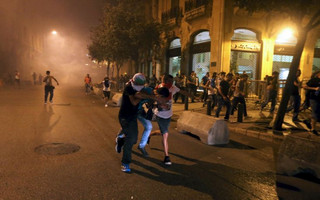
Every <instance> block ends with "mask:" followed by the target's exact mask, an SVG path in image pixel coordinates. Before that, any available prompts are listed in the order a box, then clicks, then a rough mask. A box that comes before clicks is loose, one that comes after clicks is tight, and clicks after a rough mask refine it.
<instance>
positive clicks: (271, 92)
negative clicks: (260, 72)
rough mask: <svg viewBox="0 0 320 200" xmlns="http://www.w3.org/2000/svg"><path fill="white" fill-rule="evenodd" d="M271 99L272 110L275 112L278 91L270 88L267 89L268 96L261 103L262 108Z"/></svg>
mask: <svg viewBox="0 0 320 200" xmlns="http://www.w3.org/2000/svg"><path fill="white" fill-rule="evenodd" d="M270 101H271V108H270V112H271V113H273V111H274V109H275V107H276V102H277V91H276V90H268V91H267V98H266V100H265V101H264V102H262V103H261V110H262V109H263V108H264V107H266V105H268V103H269V102H270Z"/></svg>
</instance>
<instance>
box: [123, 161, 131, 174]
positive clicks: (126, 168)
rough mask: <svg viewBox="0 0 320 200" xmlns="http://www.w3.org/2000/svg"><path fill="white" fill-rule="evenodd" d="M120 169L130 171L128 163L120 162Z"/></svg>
mask: <svg viewBox="0 0 320 200" xmlns="http://www.w3.org/2000/svg"><path fill="white" fill-rule="evenodd" d="M121 171H123V172H126V173H129V172H131V169H130V165H129V164H124V163H122V164H121Z"/></svg>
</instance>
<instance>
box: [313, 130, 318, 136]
mask: <svg viewBox="0 0 320 200" xmlns="http://www.w3.org/2000/svg"><path fill="white" fill-rule="evenodd" d="M311 132H312V133H313V134H315V135H316V136H319V133H318V131H316V130H312V131H311Z"/></svg>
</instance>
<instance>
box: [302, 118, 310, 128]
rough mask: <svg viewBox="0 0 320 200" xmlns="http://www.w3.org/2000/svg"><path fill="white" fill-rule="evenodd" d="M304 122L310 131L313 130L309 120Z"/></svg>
mask: <svg viewBox="0 0 320 200" xmlns="http://www.w3.org/2000/svg"><path fill="white" fill-rule="evenodd" d="M302 122H303V123H304V124H305V125H306V126H307V128H308V129H311V128H312V127H311V124H310V122H309V121H308V120H306V119H305V120H303V121H302Z"/></svg>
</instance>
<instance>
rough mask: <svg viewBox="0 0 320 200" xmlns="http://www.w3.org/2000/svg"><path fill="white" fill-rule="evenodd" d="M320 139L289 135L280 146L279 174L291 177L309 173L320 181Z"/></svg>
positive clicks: (302, 134)
mask: <svg viewBox="0 0 320 200" xmlns="http://www.w3.org/2000/svg"><path fill="white" fill-rule="evenodd" d="M319 149H320V137H317V136H310V135H309V134H308V133H301V134H295V135H288V136H287V137H286V138H285V139H284V141H283V143H282V144H281V146H280V150H279V156H278V162H277V172H278V173H280V174H286V175H289V176H292V175H296V174H299V173H309V174H312V175H314V176H315V177H317V178H318V179H320V151H319Z"/></svg>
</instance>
